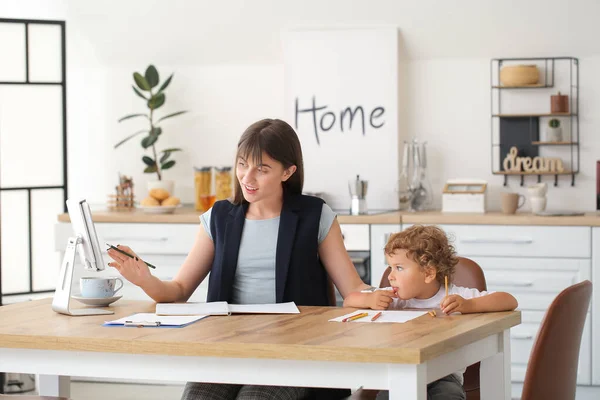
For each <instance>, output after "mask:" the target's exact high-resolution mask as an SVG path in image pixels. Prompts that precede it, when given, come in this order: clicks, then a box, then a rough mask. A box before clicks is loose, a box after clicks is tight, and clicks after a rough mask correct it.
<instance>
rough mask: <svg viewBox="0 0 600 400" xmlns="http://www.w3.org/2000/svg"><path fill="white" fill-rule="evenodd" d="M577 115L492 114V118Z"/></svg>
mask: <svg viewBox="0 0 600 400" xmlns="http://www.w3.org/2000/svg"><path fill="white" fill-rule="evenodd" d="M575 116H577V114H571V113H553V114H551V113H550V114H547V113H544V114H493V115H492V117H498V118H540V117H575Z"/></svg>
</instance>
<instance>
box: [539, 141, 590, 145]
mask: <svg viewBox="0 0 600 400" xmlns="http://www.w3.org/2000/svg"><path fill="white" fill-rule="evenodd" d="M531 144H532V145H534V146H574V145H577V144H578V143H577V142H536V141H534V142H531Z"/></svg>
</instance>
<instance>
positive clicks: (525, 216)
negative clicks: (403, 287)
mask: <svg viewBox="0 0 600 400" xmlns="http://www.w3.org/2000/svg"><path fill="white" fill-rule="evenodd" d="M200 215H202V213H201V212H198V211H195V210H194V209H193V208H191V207H182V208H178V209H176V210H175V213H173V214H147V213H145V212H143V211H142V210H141V209H136V210H134V211H107V210H104V211H102V210H99V211H92V218H93V220H94V222H112V223H172V224H195V223H198V222H199V221H198V217H199V216H200ZM58 221H59V222H69V221H70V220H69V215H68V214H60V215H59V216H58ZM338 221H339V223H340V224H401V223H402V224H444V225H447V224H448V225H452V224H454V225H547V226H550V225H552V226H600V214H597V213H586V214H585V215H580V216H557V217H554V216H538V215H533V214H530V213H517V214H514V215H506V214H502V213H501V212H488V213H485V214H472V213H460V214H459V213H442V212H441V211H424V212H406V211H403V212H401V211H393V212H386V213H381V214H371V215H338Z"/></svg>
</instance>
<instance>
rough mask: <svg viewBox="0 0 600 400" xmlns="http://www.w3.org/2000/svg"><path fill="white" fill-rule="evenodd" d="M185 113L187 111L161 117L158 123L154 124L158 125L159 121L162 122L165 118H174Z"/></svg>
mask: <svg viewBox="0 0 600 400" xmlns="http://www.w3.org/2000/svg"><path fill="white" fill-rule="evenodd" d="M186 112H187V110H186V111H177V112H175V113H173V114H169V115H165V116H164V117H162V118H160V119H159V120H158V121H156V123H159V122H160V121H163V120H165V119H167V118H171V117H176V116H178V115H181V114H185V113H186Z"/></svg>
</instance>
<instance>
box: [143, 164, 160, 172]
mask: <svg viewBox="0 0 600 400" xmlns="http://www.w3.org/2000/svg"><path fill="white" fill-rule="evenodd" d="M156 170H157V167H156V164H155V165H153V166H151V167H146V168H145V169H144V173H146V174H151V173H152V172H156Z"/></svg>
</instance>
